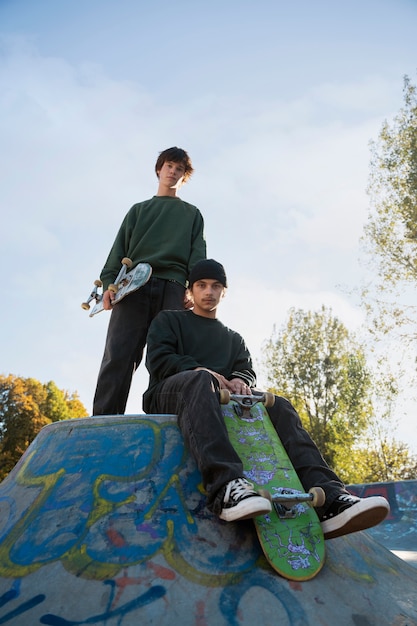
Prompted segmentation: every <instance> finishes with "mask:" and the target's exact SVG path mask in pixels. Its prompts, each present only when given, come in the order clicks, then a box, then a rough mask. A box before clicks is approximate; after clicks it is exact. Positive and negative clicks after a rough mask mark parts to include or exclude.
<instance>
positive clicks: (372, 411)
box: [263, 307, 417, 483]
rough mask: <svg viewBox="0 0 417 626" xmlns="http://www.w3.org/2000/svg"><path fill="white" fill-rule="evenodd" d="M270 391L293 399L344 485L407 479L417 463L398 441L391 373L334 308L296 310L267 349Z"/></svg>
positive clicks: (308, 428)
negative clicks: (370, 356) (370, 361)
mask: <svg viewBox="0 0 417 626" xmlns="http://www.w3.org/2000/svg"><path fill="white" fill-rule="evenodd" d="M263 364H264V367H265V368H266V370H267V379H268V383H269V385H270V387H269V389H270V391H273V392H274V393H277V394H278V395H283V396H286V397H288V398H289V399H290V400H291V402H292V403H293V404H294V406H295V408H296V409H297V411H298V413H299V415H300V418H301V420H302V422H303V425H304V427H305V428H306V429H307V431H308V432H309V433H310V435H311V436H312V438H313V439H314V440H315V442H316V444H317V445H318V447H319V449H320V451H321V452H322V454H323V456H324V458H325V459H326V461H327V462H328V464H329V465H330V466H331V467H332V468H333V469H335V471H336V472H337V474H338V475H339V476H340V478H341V479H342V480H343V481H344V482H345V483H363V482H375V481H379V480H399V479H400V478H401V479H407V478H409V477H410V476H413V475H415V471H416V468H417V459H416V458H414V457H413V456H412V455H411V454H410V451H409V449H408V448H407V446H406V445H405V444H403V443H401V442H398V441H396V440H395V439H394V437H393V432H394V430H395V429H394V426H393V424H392V418H391V415H392V411H393V406H394V402H395V399H396V396H397V393H398V388H397V385H396V380H395V378H394V376H393V375H392V374H390V373H387V371H386V368H385V367H383V366H382V365H381V363H379V362H377V363H376V365H374V367H373V369H371V368H370V367H369V366H368V365H367V362H366V357H365V350H364V348H363V347H362V346H361V345H359V344H358V342H357V341H356V340H355V339H354V338H353V337H351V336H350V335H349V333H348V330H347V329H346V327H345V326H344V325H343V324H342V323H341V322H340V321H339V320H338V319H337V318H336V317H333V315H332V312H331V310H330V309H326V308H325V307H322V309H321V311H319V312H316V313H313V312H305V311H302V310H301V309H298V310H296V309H291V310H290V313H289V317H288V321H287V324H286V326H285V327H284V328H283V329H282V330H281V331H280V332H278V333H277V332H274V334H273V336H272V337H271V339H270V340H269V341H268V342H267V343H266V345H265V352H264V363H263Z"/></svg>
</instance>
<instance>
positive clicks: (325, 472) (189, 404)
mask: <svg viewBox="0 0 417 626" xmlns="http://www.w3.org/2000/svg"><path fill="white" fill-rule="evenodd" d="M152 411H153V412H155V413H175V414H177V415H178V425H179V427H180V430H181V432H182V435H183V437H184V440H185V443H186V445H187V447H188V448H189V450H190V452H191V453H192V455H193V456H194V458H195V460H196V461H197V464H198V468H199V470H200V472H201V474H202V478H203V484H204V488H205V489H206V491H207V506H208V508H209V509H211V510H212V511H213V512H214V513H219V512H220V507H221V497H220V495H219V497H217V499H216V496H217V495H218V493H219V491H220V489H221V487H222V486H223V485H224V484H226V483H227V482H229V481H230V480H233V479H234V478H238V477H239V476H243V467H242V462H241V460H240V458H239V456H238V454H237V453H236V451H235V449H234V448H233V446H232V444H231V443H230V440H229V436H228V433H227V429H226V425H225V423H224V420H223V416H222V413H221V409H220V403H219V384H218V382H217V380H216V378H214V376H212V375H211V374H210V373H209V372H206V371H194V370H192V371H187V372H181V373H180V374H175V375H174V376H170V377H169V378H167V379H166V380H164V381H163V382H162V383H161V384H160V385H159V387H158V388H157V391H156V393H155V396H154V398H153V402H152ZM268 413H269V415H270V417H271V421H272V423H273V425H274V427H275V429H276V431H277V433H278V435H279V437H280V439H281V441H282V443H283V445H284V447H285V449H286V451H287V454H288V456H289V458H290V460H291V462H292V464H293V466H294V469H295V470H296V472H297V474H298V476H299V478H300V481H301V483H302V485H303V487H304V489H305V490H306V491H308V489H310V488H311V487H314V486H320V487H322V488H323V489H324V491H325V493H326V506H328V505H329V504H330V503H331V502H332V501H333V500H334V498H335V497H336V496H338V495H339V494H340V493H347V491H346V490H345V488H344V485H343V483H342V482H341V481H340V479H339V478H338V477H337V476H336V474H335V473H334V472H333V471H332V470H331V469H330V468H329V466H328V465H327V463H326V462H325V460H324V459H323V457H322V455H321V454H320V452H319V450H318V448H317V446H316V445H315V443H314V442H313V440H312V439H311V437H310V436H309V434H308V433H307V431H306V430H305V429H304V428H303V426H302V424H301V420H300V418H299V416H298V413H297V412H296V410H295V409H294V407H293V406H292V405H291V404H290V402H288V400H286V399H285V398H282V397H280V396H276V397H275V404H274V406H273V407H271V408H268ZM320 512H321V511H320V509H319V510H318V513H320Z"/></svg>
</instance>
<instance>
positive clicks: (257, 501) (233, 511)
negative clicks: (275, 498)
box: [219, 496, 272, 522]
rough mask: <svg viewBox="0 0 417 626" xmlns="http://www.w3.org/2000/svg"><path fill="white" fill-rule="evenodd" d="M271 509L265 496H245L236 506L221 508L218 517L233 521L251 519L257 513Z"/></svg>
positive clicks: (261, 513)
mask: <svg viewBox="0 0 417 626" xmlns="http://www.w3.org/2000/svg"><path fill="white" fill-rule="evenodd" d="M271 510H272V505H271V503H270V501H269V500H267V498H262V497H261V496H253V497H250V498H245V500H242V502H239V504H236V506H232V507H230V509H223V510H222V512H221V513H220V515H219V517H220V519H222V520H224V521H225V522H234V521H236V520H240V519H251V518H252V517H257V516H258V515H266V514H267V513H270V512H271Z"/></svg>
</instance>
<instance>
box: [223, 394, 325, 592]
mask: <svg viewBox="0 0 417 626" xmlns="http://www.w3.org/2000/svg"><path fill="white" fill-rule="evenodd" d="M274 401H275V398H274V396H273V394H271V393H268V394H262V395H261V396H258V395H257V396H255V395H253V396H239V395H230V394H229V392H228V391H227V390H222V391H221V394H220V402H221V408H222V413H223V417H224V420H225V423H226V426H227V430H228V433H229V437H230V441H231V442H232V444H233V446H234V448H235V449H236V452H237V453H238V454H239V456H240V458H241V460H242V463H243V468H244V474H245V476H246V478H247V479H248V480H249V481H250V482H252V483H253V484H254V486H255V488H256V489H257V490H258V491H260V492H261V493H262V495H264V496H266V497H268V498H270V499H271V500H272V503H273V507H272V511H271V513H268V514H267V515H260V516H258V517H256V518H254V523H255V528H256V532H257V534H258V538H259V541H260V544H261V547H262V550H263V552H264V554H265V557H266V559H267V560H268V562H269V563H270V565H271V566H272V567H273V568H274V570H275V571H276V572H278V574H280V575H281V576H283V577H284V578H288V579H289V580H299V581H302V580H308V579H310V578H313V577H314V576H316V574H318V572H319V571H320V570H321V568H322V567H323V564H324V559H325V548H324V537H323V532H322V530H321V525H320V522H319V519H318V517H317V514H316V512H315V510H314V508H313V507H315V506H322V505H323V504H324V501H325V494H324V491H323V490H322V489H321V488H320V487H313V488H312V489H311V490H310V492H309V493H304V489H303V487H302V485H301V482H300V480H299V478H298V476H297V474H296V472H295V470H294V468H293V466H292V464H291V462H290V460H289V458H288V455H287V453H286V451H285V449H284V446H283V445H282V443H281V441H280V439H279V437H278V435H277V432H276V430H275V428H274V426H273V424H272V422H271V420H270V418H269V415H268V413H267V411H266V408H265V405H266V406H271V405H272V404H273V403H274Z"/></svg>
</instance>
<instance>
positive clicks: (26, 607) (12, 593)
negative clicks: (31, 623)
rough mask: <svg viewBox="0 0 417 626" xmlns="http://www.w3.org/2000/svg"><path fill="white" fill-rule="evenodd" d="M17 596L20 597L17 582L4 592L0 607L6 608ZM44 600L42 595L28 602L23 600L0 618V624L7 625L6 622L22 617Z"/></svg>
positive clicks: (18, 582) (18, 583)
mask: <svg viewBox="0 0 417 626" xmlns="http://www.w3.org/2000/svg"><path fill="white" fill-rule="evenodd" d="M19 595H20V581H19V580H18V581H15V582H14V583H13V585H12V588H11V589H9V590H8V591H6V592H5V593H4V594H3V595H2V596H1V597H0V607H3V606H6V604H7V603H9V602H11V601H12V600H15V599H16V598H18V597H19ZM44 600H45V595H44V594H42V593H40V594H38V595H36V596H33V597H32V598H29V599H28V600H25V602H22V603H21V604H19V606H17V607H16V608H14V609H12V610H11V611H9V612H8V613H6V614H5V615H3V616H0V624H7V622H10V621H11V620H14V619H15V618H16V617H18V616H19V615H23V613H27V612H28V611H30V610H31V609H33V608H34V607H35V606H37V605H38V604H41V603H42V602H44Z"/></svg>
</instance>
